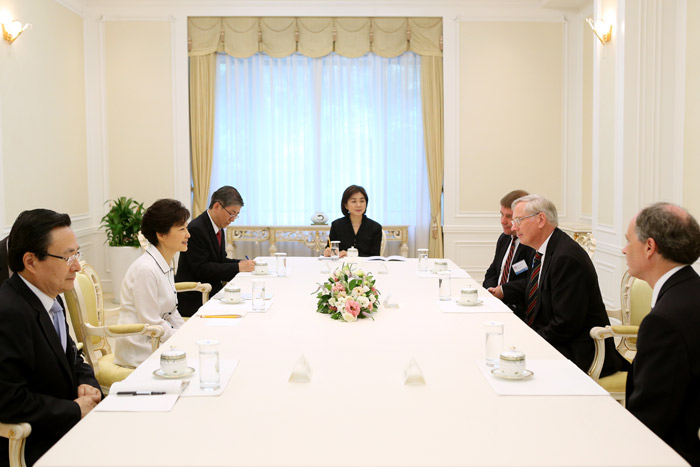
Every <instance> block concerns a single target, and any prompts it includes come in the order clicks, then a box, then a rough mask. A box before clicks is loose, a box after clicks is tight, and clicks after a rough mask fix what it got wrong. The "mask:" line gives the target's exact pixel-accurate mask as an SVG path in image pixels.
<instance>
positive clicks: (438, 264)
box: [433, 259, 447, 271]
mask: <svg viewBox="0 0 700 467" xmlns="http://www.w3.org/2000/svg"><path fill="white" fill-rule="evenodd" d="M433 268H434V269H435V270H436V271H447V260H445V259H436V260H435V265H434V266H433Z"/></svg>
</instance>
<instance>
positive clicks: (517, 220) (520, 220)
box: [513, 212, 539, 225]
mask: <svg viewBox="0 0 700 467" xmlns="http://www.w3.org/2000/svg"><path fill="white" fill-rule="evenodd" d="M538 214H539V212H536V213H534V214H530V215H529V216H525V217H514V218H513V225H520V223H521V222H522V221H524V220H525V219H527V218H528V217H534V216H536V215H538Z"/></svg>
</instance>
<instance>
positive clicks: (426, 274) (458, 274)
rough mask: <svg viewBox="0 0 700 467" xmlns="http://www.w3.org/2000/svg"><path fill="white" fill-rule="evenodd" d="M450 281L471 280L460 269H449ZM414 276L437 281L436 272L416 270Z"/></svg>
mask: <svg viewBox="0 0 700 467" xmlns="http://www.w3.org/2000/svg"><path fill="white" fill-rule="evenodd" d="M449 271H450V279H471V276H470V275H469V273H467V271H465V270H464V269H462V268H455V269H450V270H449ZM416 275H417V276H418V277H420V278H435V279H437V277H438V275H437V271H419V270H417V269H416Z"/></svg>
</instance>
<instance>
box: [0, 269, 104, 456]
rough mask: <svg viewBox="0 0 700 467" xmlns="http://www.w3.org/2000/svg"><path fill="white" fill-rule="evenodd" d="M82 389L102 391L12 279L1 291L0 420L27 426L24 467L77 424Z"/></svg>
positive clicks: (2, 449) (2, 451)
mask: <svg viewBox="0 0 700 467" xmlns="http://www.w3.org/2000/svg"><path fill="white" fill-rule="evenodd" d="M67 329H68V327H67V325H66V330H67ZM81 384H89V385H91V386H94V387H96V388H98V389H99V388H100V385H99V384H98V383H97V380H95V375H94V373H93V371H92V368H91V367H90V366H89V365H88V364H87V363H85V362H84V361H83V358H82V357H81V356H80V354H78V352H77V349H76V347H75V343H74V342H73V340H72V339H71V338H70V335H68V336H67V344H66V350H65V351H64V350H63V348H62V347H61V341H60V339H59V337H58V335H57V334H56V330H55V328H54V326H53V322H52V321H51V318H50V317H49V314H48V312H47V311H46V309H45V308H44V306H43V305H42V303H41V301H40V300H39V298H38V297H37V296H36V295H34V293H33V292H32V291H31V290H30V289H29V287H27V285H26V284H25V283H24V282H23V281H22V278H21V277H20V276H19V275H18V274H14V275H13V276H12V277H10V278H9V279H8V280H6V281H5V283H4V284H3V285H2V287H1V288H0V420H2V421H3V422H6V423H17V422H29V423H30V424H31V426H32V434H31V435H30V436H29V438H27V444H26V447H25V458H26V459H27V463H28V464H33V463H34V462H35V461H36V460H37V459H38V458H39V457H40V456H41V455H42V454H44V452H46V451H47V450H48V449H49V448H50V447H51V446H53V445H54V444H55V443H56V441H58V440H59V439H60V438H61V437H62V436H63V435H64V434H66V433H67V432H68V430H70V429H71V428H72V427H73V425H75V424H76V423H78V422H79V421H80V407H79V406H78V404H77V403H76V402H74V399H76V398H77V397H78V386H79V385H81ZM7 463H8V441H7V439H5V438H0V465H6V464H7Z"/></svg>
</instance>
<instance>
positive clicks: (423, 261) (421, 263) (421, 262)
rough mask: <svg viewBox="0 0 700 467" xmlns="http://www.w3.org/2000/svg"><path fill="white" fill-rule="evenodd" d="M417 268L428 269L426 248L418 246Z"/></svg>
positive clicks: (420, 269)
mask: <svg viewBox="0 0 700 467" xmlns="http://www.w3.org/2000/svg"><path fill="white" fill-rule="evenodd" d="M418 270H419V271H427V270H428V249H427V248H418Z"/></svg>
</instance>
